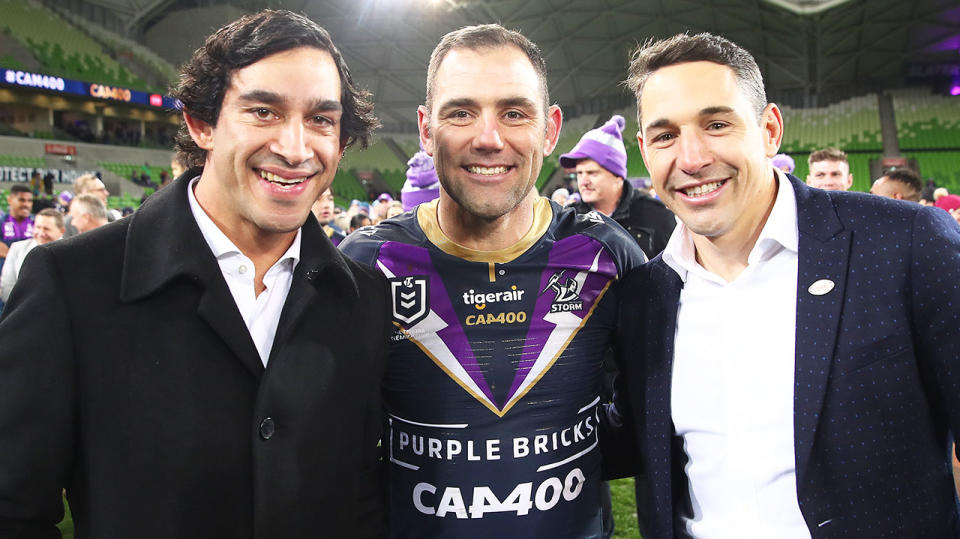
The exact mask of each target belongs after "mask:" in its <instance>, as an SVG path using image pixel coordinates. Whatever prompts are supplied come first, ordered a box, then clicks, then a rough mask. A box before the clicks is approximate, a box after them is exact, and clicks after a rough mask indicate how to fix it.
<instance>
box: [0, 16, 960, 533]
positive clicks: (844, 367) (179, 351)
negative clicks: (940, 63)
mask: <svg viewBox="0 0 960 539" xmlns="http://www.w3.org/2000/svg"><path fill="white" fill-rule="evenodd" d="M627 87H628V88H629V89H630V91H631V92H632V93H633V95H634V96H635V98H636V101H637V112H638V122H639V133H638V134H637V140H638V143H639V145H640V151H641V154H642V156H643V160H644V162H645V164H646V167H647V170H648V171H649V173H650V181H651V186H650V190H648V189H646V188H639V187H637V186H635V185H634V184H633V183H631V182H630V181H629V179H628V178H627V177H626V176H627V172H626V171H627V153H626V151H625V145H624V142H623V129H624V125H625V121H624V119H623V118H622V117H620V116H614V117H612V118H611V119H610V120H609V121H607V122H606V123H604V124H603V125H602V126H600V127H598V128H596V129H593V130H590V131H588V132H587V133H584V134H583V136H582V137H581V139H580V140H579V141H578V143H577V144H576V145H575V146H574V147H573V148H559V149H558V148H557V147H556V146H557V143H558V140H559V134H560V132H561V129H562V124H563V113H562V111H561V109H560V107H559V106H558V105H555V104H551V103H552V102H551V100H550V92H549V87H548V81H547V70H546V59H545V58H544V56H543V54H542V53H541V51H540V49H539V48H538V47H537V45H536V44H534V43H533V42H532V41H530V39H529V38H527V37H526V36H524V35H523V34H521V33H519V32H516V31H512V30H509V29H506V28H504V27H502V26H500V25H497V24H486V25H478V26H468V27H464V28H461V29H458V30H455V31H452V32H449V33H447V34H446V35H444V36H443V37H442V38H441V39H440V41H439V43H438V44H437V46H436V48H435V49H434V51H433V53H432V54H431V56H430V59H429V64H428V69H427V76H426V97H425V101H424V104H423V105H421V106H420V107H418V109H417V119H418V128H419V136H420V142H421V151H420V152H418V153H417V154H416V155H415V156H413V157H412V158H411V159H410V161H409V162H408V171H407V182H406V184H405V185H404V187H403V189H402V190H401V193H400V200H399V201H397V200H394V198H393V196H391V195H390V194H383V195H381V196H379V197H378V198H377V199H376V200H375V201H374V202H373V203H369V204H368V203H366V202H361V201H353V202H351V204H350V205H349V207H347V208H337V207H336V205H335V198H334V193H333V192H332V190H331V188H330V186H331V184H332V181H333V178H334V175H335V173H336V170H337V166H338V164H339V160H340V158H341V156H342V155H343V151H344V150H345V149H346V148H347V147H350V146H357V147H359V148H361V149H362V148H364V147H365V146H366V145H367V143H368V142H369V140H370V138H371V135H372V132H373V130H374V128H375V127H376V126H377V125H378V121H377V119H376V117H375V116H374V114H373V101H372V96H371V95H370V94H369V93H368V92H366V91H364V90H363V89H361V88H359V87H357V86H356V85H355V83H354V81H353V79H352V76H351V75H350V71H349V69H348V68H347V66H346V63H345V61H344V59H343V57H342V55H341V54H340V52H339V51H338V49H337V47H336V46H335V45H334V43H333V42H332V40H331V38H330V35H329V34H328V33H327V31H326V30H324V29H323V28H321V27H320V26H318V25H317V24H316V23H315V22H313V21H311V20H310V19H308V18H306V17H304V16H302V15H297V14H294V13H291V12H288V11H275V10H265V11H262V12H259V13H255V14H251V15H245V16H243V17H242V18H240V19H238V20H237V21H234V22H232V23H230V24H228V25H226V26H224V27H223V28H221V29H219V30H217V31H216V32H214V33H213V34H212V35H211V36H210V37H209V38H208V39H207V40H206V42H205V44H204V45H203V46H202V47H200V48H199V49H197V50H196V52H195V53H194V55H193V57H192V58H191V59H190V60H189V61H188V62H187V63H186V64H185V65H184V66H183V68H182V74H181V77H180V82H179V86H178V88H177V89H176V90H175V92H174V96H175V97H176V98H177V99H179V100H180V101H181V102H182V103H183V108H182V114H183V132H182V133H180V135H179V136H178V137H177V148H176V150H177V161H178V164H179V165H182V166H183V168H184V169H185V170H188V171H189V172H186V173H183V174H177V175H176V176H177V177H176V179H173V180H171V181H170V182H169V185H167V186H166V187H164V188H162V189H160V190H159V191H158V192H157V193H156V194H154V195H152V196H151V197H150V198H148V199H147V200H146V201H145V202H144V203H143V204H142V205H141V207H140V208H139V209H138V210H137V214H136V217H134V218H132V219H131V218H119V219H118V218H116V216H111V214H110V213H109V212H108V211H107V210H106V206H105V201H106V196H107V194H108V193H107V189H106V187H105V186H104V185H103V183H102V181H100V180H99V179H98V178H96V177H95V176H89V177H82V178H79V179H78V180H77V182H76V185H75V188H76V196H74V197H72V200H69V199H68V200H66V203H67V207H65V208H62V209H61V210H57V209H52V208H51V209H44V210H42V211H41V212H39V213H38V214H37V215H36V216H35V217H34V216H33V215H31V207H32V196H33V194H32V192H31V190H30V188H29V187H28V186H15V187H14V188H13V189H11V194H10V197H9V198H8V203H9V206H10V212H9V214H8V215H6V216H4V217H3V219H2V221H0V226H2V229H0V232H2V234H3V236H2V239H3V246H2V247H0V255H3V256H4V257H6V258H7V261H6V263H5V264H4V266H3V268H2V270H0V271H2V278H0V293H2V294H3V295H4V297H5V298H7V299H8V300H9V302H8V304H7V306H6V308H5V309H4V311H3V313H2V315H0V343H2V346H0V425H2V426H3V428H0V454H3V455H4V458H3V459H0V500H5V502H4V503H0V535H3V534H4V533H5V532H6V531H7V530H12V535H13V536H16V537H38V538H39V537H48V536H51V535H54V536H55V534H56V530H55V526H56V524H57V522H58V521H59V520H60V518H61V517H62V515H63V509H62V503H61V500H60V497H61V493H62V492H64V491H65V492H66V496H67V498H68V500H69V502H70V506H71V508H72V510H73V515H74V519H75V524H76V526H77V529H78V532H79V534H82V535H84V536H85V537H94V538H99V537H103V538H106V537H143V538H148V539H149V538H169V537H177V538H182V539H191V538H197V539H201V538H203V539H206V538H209V537H224V536H229V537H245V538H246V537H251V538H252V537H258V538H273V537H313V536H316V535H317V534H318V533H319V534H321V535H323V536H329V537H356V538H367V537H369V538H382V537H393V538H422V537H428V538H433V537H457V538H458V539H470V538H477V539H480V538H483V539H487V538H489V537H491V536H500V537H551V538H554V537H557V538H567V537H570V538H599V537H603V538H606V537H610V536H611V535H612V533H613V528H614V524H613V520H612V518H611V513H610V498H609V491H608V490H607V488H606V486H605V481H607V480H610V479H614V478H618V477H634V478H635V485H636V507H637V511H636V513H637V518H638V523H639V526H640V529H641V533H642V535H643V537H644V538H646V539H671V538H674V537H818V538H819V537H857V538H861V537H862V538H868V537H869V538H873V537H881V536H890V537H913V536H930V537H960V510H958V505H957V503H956V500H957V493H956V490H955V486H954V482H953V477H952V476H951V467H950V465H949V463H950V455H951V454H955V453H956V449H955V447H954V446H952V445H951V444H952V440H953V438H954V437H955V435H956V433H958V432H960V370H958V369H956V368H955V365H954V364H955V363H956V361H957V358H958V357H960V328H958V326H957V320H958V319H960V225H958V223H957V221H956V220H955V219H957V211H958V209H960V197H956V196H954V195H949V194H944V193H943V192H940V193H938V192H936V191H934V192H932V193H927V192H925V191H926V187H925V186H923V185H921V184H920V181H919V179H918V178H917V177H916V175H915V174H912V173H910V172H909V171H906V170H903V169H897V170H888V171H884V175H883V176H882V177H880V178H878V179H877V180H876V181H875V182H874V184H873V189H872V192H873V195H870V194H864V193H849V192H846V191H847V190H848V189H849V188H850V186H851V185H852V176H851V175H850V171H849V164H848V163H847V161H846V156H845V155H844V154H843V152H840V151H839V150H835V149H825V150H822V151H818V152H814V153H812V154H811V155H810V157H809V164H810V175H809V176H808V177H807V178H806V181H803V180H801V179H800V178H797V177H795V176H793V175H792V172H793V165H794V163H793V161H792V158H789V156H782V155H778V152H779V150H780V145H781V142H782V137H783V133H784V130H785V129H789V126H785V125H784V121H783V116H782V114H781V112H780V110H779V108H778V107H777V105H776V104H773V103H769V102H768V101H767V99H766V94H765V91H764V86H763V79H762V76H761V73H760V69H759V67H758V65H757V63H756V61H755V60H754V58H753V57H752V56H751V55H750V54H749V53H748V52H747V51H746V50H744V49H743V48H741V47H740V46H738V45H737V44H735V43H733V42H731V41H729V40H728V39H725V38H723V37H721V36H716V35H711V34H697V35H689V34H678V35H675V36H672V37H669V38H666V39H662V40H651V41H648V42H646V43H644V44H643V45H640V46H639V47H638V48H637V49H636V50H635V51H634V53H633V54H632V56H631V58H630V62H629V66H628V68H627ZM555 150H558V151H559V152H561V155H560V161H561V164H562V165H563V166H564V167H566V168H568V169H571V170H574V171H575V172H576V177H577V190H578V193H576V194H578V195H579V196H578V197H574V196H572V195H570V193H569V191H568V192H566V193H563V192H560V191H557V192H555V193H553V195H554V197H553V198H554V201H551V200H550V199H547V198H545V197H541V196H540V194H539V193H538V192H537V190H536V189H535V183H536V179H537V177H538V175H539V173H540V170H541V167H542V165H543V160H544V158H545V157H546V156H548V155H550V154H551V153H552V152H554V151H555ZM564 198H566V200H563V199H564ZM558 199H559V200H558ZM891 199H899V200H891ZM928 206H935V207H928ZM951 215H952V216H953V218H951ZM110 220H115V221H116V222H114V223H113V224H110V225H107V226H103V225H104V224H106V223H107V222H108V221H110ZM94 228H97V230H95V231H92V232H91V230H92V229H94ZM71 229H74V231H73V232H71ZM70 235H75V236H78V237H76V238H71V239H68V240H63V239H60V238H61V237H65V236H70ZM28 253H29V254H28ZM11 276H12V281H11V282H14V283H15V284H12V285H9V286H8V284H7V283H8V280H9V279H8V277H11ZM40 341H42V342H43V343H44V346H38V344H37V343H38V342H40ZM611 372H615V373H616V376H615V377H613V376H610V374H611ZM145 485H146V486H148V487H149V488H144V486H145ZM318 530H319V531H318Z"/></svg>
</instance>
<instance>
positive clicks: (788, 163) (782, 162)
mask: <svg viewBox="0 0 960 539" xmlns="http://www.w3.org/2000/svg"><path fill="white" fill-rule="evenodd" d="M770 163H771V164H772V165H773V166H774V168H778V169H780V170H782V171H783V172H785V173H787V174H793V171H794V169H795V168H796V164H795V163H794V162H793V158H792V157H790V156H789V155H787V154H785V153H778V154H777V155H775V156H773V159H771V160H770Z"/></svg>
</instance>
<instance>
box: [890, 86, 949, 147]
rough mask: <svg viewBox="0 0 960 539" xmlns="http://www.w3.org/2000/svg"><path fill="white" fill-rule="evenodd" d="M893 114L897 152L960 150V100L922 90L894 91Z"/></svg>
mask: <svg viewBox="0 0 960 539" xmlns="http://www.w3.org/2000/svg"><path fill="white" fill-rule="evenodd" d="M890 94H891V96H892V97H893V110H894V114H895V115H896V117H897V139H898V140H899V142H900V149H901V150H930V149H940V148H949V149H960V100H958V98H957V97H950V96H945V95H934V94H932V93H931V92H930V91H929V90H927V89H924V88H916V89H909V90H896V91H891V92H890Z"/></svg>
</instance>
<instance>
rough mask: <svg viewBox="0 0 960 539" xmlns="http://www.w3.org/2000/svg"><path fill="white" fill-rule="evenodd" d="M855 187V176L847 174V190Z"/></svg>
mask: <svg viewBox="0 0 960 539" xmlns="http://www.w3.org/2000/svg"><path fill="white" fill-rule="evenodd" d="M851 187H853V174H847V189H850V188H851Z"/></svg>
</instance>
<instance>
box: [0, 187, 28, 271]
mask: <svg viewBox="0 0 960 539" xmlns="http://www.w3.org/2000/svg"><path fill="white" fill-rule="evenodd" d="M7 206H8V209H9V212H8V213H7V214H6V215H3V214H0V242H2V245H0V258H5V257H6V256H7V248H8V247H10V244H12V243H13V242H15V241H20V240H25V239H28V238H32V237H33V217H32V216H31V215H30V212H31V211H33V193H31V192H30V188H29V187H27V186H26V185H23V184H19V183H18V184H16V185H14V186H13V187H11V188H10V194H9V195H7Z"/></svg>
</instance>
